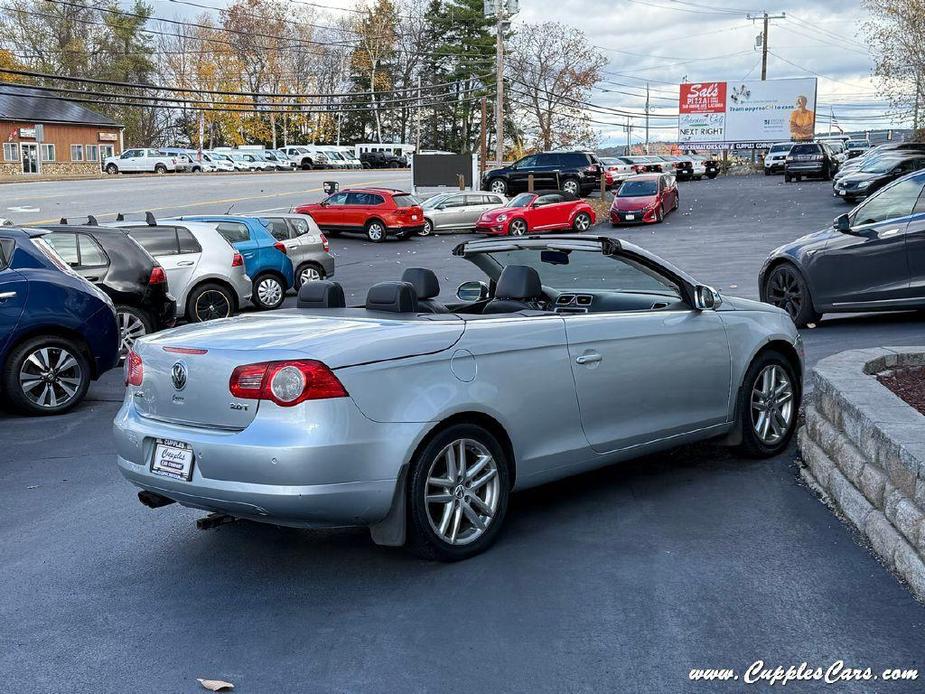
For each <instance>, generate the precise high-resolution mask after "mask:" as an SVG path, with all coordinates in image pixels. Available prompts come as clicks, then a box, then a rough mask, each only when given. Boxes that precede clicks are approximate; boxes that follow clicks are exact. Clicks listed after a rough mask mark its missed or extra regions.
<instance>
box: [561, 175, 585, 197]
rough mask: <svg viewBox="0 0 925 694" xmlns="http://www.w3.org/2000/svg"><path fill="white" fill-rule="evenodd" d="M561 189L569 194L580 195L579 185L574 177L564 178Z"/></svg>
mask: <svg viewBox="0 0 925 694" xmlns="http://www.w3.org/2000/svg"><path fill="white" fill-rule="evenodd" d="M562 190H563V191H564V192H566V193H568V194H569V195H580V194H581V185H579V183H578V181H576V180H575V179H574V178H566V179H565V180H564V181H563V182H562Z"/></svg>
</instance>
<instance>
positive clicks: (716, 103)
mask: <svg viewBox="0 0 925 694" xmlns="http://www.w3.org/2000/svg"><path fill="white" fill-rule="evenodd" d="M679 106H680V109H681V113H725V111H726V83H725V82H693V83H687V84H682V85H681V100H680V103H679Z"/></svg>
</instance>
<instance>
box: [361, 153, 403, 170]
mask: <svg viewBox="0 0 925 694" xmlns="http://www.w3.org/2000/svg"><path fill="white" fill-rule="evenodd" d="M360 163H361V164H362V165H363V168H364V169H399V168H401V167H402V166H404V164H402V162H401V159H400V158H399V157H397V156H395V155H394V154H392V153H391V152H361V153H360Z"/></svg>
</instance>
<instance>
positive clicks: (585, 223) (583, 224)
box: [572, 212, 591, 232]
mask: <svg viewBox="0 0 925 694" xmlns="http://www.w3.org/2000/svg"><path fill="white" fill-rule="evenodd" d="M572 228H573V229H575V231H578V232H581V231H587V230H588V229H590V228H591V215H589V214H588V213H587V212H579V213H578V214H577V215H575V221H574V222H573V223H572Z"/></svg>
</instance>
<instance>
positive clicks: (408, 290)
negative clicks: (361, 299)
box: [366, 282, 418, 313]
mask: <svg viewBox="0 0 925 694" xmlns="http://www.w3.org/2000/svg"><path fill="white" fill-rule="evenodd" d="M366 308H367V309H368V310H370V311H388V312H389V313H417V312H418V298H417V295H416V294H415V293H414V287H413V286H412V285H411V284H410V283H409V282H380V283H379V284H374V285H373V286H372V287H370V288H369V293H368V294H367V295H366Z"/></svg>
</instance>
